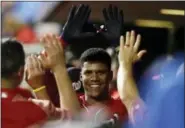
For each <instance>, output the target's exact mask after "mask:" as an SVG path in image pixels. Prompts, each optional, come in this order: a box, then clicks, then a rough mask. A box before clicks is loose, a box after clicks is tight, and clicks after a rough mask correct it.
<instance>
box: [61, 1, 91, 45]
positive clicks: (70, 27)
mask: <svg viewBox="0 0 185 128" xmlns="http://www.w3.org/2000/svg"><path fill="white" fill-rule="evenodd" d="M90 13H91V9H90V7H89V6H88V5H83V4H81V5H80V6H79V7H78V8H77V7H76V6H73V7H72V8H71V10H70V12H69V15H68V19H67V22H66V23H65V25H64V27H63V32H62V35H61V36H62V38H63V39H64V40H65V41H67V42H68V40H70V39H71V38H74V37H79V36H84V35H86V34H88V33H82V28H83V26H84V24H85V23H87V21H88V18H89V15H90Z"/></svg>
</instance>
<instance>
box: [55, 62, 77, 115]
mask: <svg viewBox="0 0 185 128" xmlns="http://www.w3.org/2000/svg"><path fill="white" fill-rule="evenodd" d="M54 76H55V79H56V83H57V87H58V91H59V96H60V105H61V107H62V108H64V109H67V110H69V111H71V112H72V113H77V112H79V110H80V104H79V101H78V98H77V95H76V93H75V91H74V90H73V88H72V82H71V80H70V78H69V76H68V73H67V69H66V68H65V67H64V66H58V67H57V68H56V70H55V71H54Z"/></svg>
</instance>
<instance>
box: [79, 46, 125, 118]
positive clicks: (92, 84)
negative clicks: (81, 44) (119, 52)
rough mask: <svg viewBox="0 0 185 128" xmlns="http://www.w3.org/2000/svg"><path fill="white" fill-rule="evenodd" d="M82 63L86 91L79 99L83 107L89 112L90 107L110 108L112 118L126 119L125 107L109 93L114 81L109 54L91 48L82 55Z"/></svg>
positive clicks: (82, 77)
mask: <svg viewBox="0 0 185 128" xmlns="http://www.w3.org/2000/svg"><path fill="white" fill-rule="evenodd" d="M80 61H81V81H82V83H83V87H84V91H85V94H84V95H82V96H80V97H79V99H80V102H81V105H82V107H84V108H85V109H87V111H88V107H89V106H92V105H96V104H101V105H104V106H105V107H108V109H109V110H110V116H112V115H113V114H118V116H119V118H121V119H126V118H127V110H126V108H125V106H124V105H123V104H122V102H121V100H119V99H117V100H116V99H113V98H112V97H111V95H110V92H109V84H110V82H111V80H112V71H111V58H110V56H109V54H108V53H107V52H106V51H105V50H103V49H101V48H90V49H88V50H86V51H85V52H84V53H83V54H82V55H81V58H80ZM100 109H101V108H100ZM97 112H98V111H97Z"/></svg>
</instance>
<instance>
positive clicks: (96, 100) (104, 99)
mask: <svg viewBox="0 0 185 128" xmlns="http://www.w3.org/2000/svg"><path fill="white" fill-rule="evenodd" d="M109 99H110V96H109V95H104V96H102V97H99V98H94V97H90V96H87V95H85V100H86V102H87V103H88V104H89V105H93V104H99V103H101V104H105V103H106V102H107V101H108V100H109Z"/></svg>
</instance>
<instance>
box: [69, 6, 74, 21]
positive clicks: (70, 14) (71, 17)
mask: <svg viewBox="0 0 185 128" xmlns="http://www.w3.org/2000/svg"><path fill="white" fill-rule="evenodd" d="M75 12H76V6H72V8H71V9H70V12H69V16H68V21H71V20H72V19H73V18H74V15H75Z"/></svg>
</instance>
